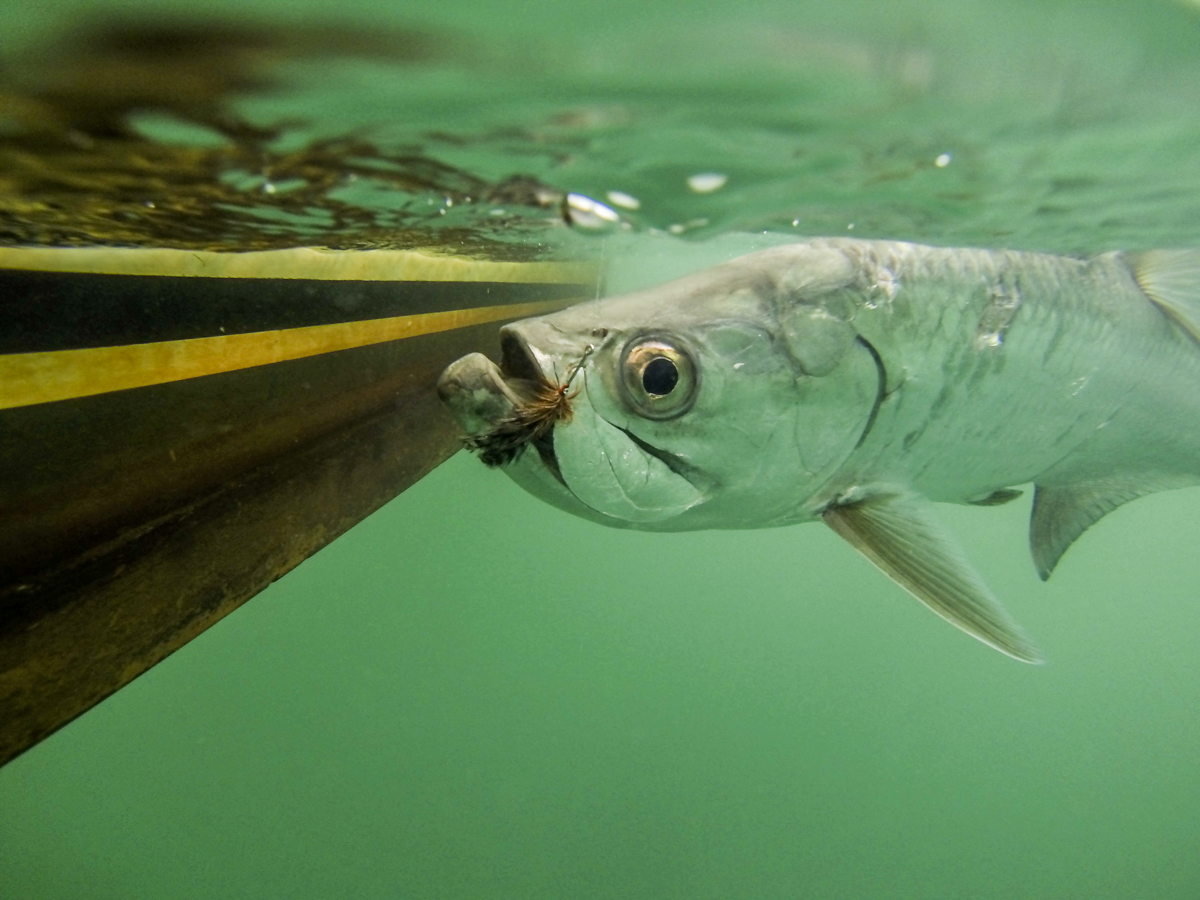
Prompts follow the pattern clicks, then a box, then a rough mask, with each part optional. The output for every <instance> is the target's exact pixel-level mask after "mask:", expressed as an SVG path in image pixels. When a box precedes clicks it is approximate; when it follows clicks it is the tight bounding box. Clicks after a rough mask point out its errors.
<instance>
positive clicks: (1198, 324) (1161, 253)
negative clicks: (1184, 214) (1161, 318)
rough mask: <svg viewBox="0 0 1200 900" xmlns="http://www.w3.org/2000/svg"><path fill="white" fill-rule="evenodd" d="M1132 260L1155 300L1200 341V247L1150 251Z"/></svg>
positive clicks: (1142, 285) (1136, 273) (1140, 280)
mask: <svg viewBox="0 0 1200 900" xmlns="http://www.w3.org/2000/svg"><path fill="white" fill-rule="evenodd" d="M1129 262H1130V264H1131V266H1132V268H1133V277H1134V278H1135V279H1136V280H1137V283H1138V286H1139V287H1140V288H1141V289H1142V291H1143V292H1144V293H1145V294H1146V296H1147V297H1149V298H1150V300H1151V302H1152V303H1154V305H1155V306H1157V307H1158V308H1159V309H1161V310H1162V311H1163V312H1164V313H1165V314H1166V316H1167V318H1169V319H1170V320H1171V321H1173V322H1174V323H1175V324H1176V325H1178V326H1179V327H1180V328H1182V329H1183V330H1184V331H1185V332H1187V334H1188V335H1189V336H1190V337H1191V338H1192V339H1193V340H1195V341H1196V342H1197V343H1200V249H1192V250H1150V251H1147V252H1145V253H1139V254H1136V255H1133V256H1131V257H1130V258H1129Z"/></svg>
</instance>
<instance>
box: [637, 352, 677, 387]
mask: <svg viewBox="0 0 1200 900" xmlns="http://www.w3.org/2000/svg"><path fill="white" fill-rule="evenodd" d="M677 384H679V370H678V369H677V368H675V363H673V362H671V361H670V360H669V359H667V358H666V357H665V356H658V357H655V358H654V359H652V360H650V362H648V363H646V368H644V369H642V387H644V388H645V389H646V393H647V394H657V395H658V396H659V397H661V396H663V395H664V394H669V393H671V391H673V390H675V385H677Z"/></svg>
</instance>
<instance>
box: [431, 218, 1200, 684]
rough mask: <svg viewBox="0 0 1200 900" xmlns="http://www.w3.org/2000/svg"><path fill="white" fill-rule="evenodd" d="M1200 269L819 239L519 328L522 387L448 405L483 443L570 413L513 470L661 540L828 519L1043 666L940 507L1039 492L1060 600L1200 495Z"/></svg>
mask: <svg viewBox="0 0 1200 900" xmlns="http://www.w3.org/2000/svg"><path fill="white" fill-rule="evenodd" d="M1198 259H1200V258H1198V256H1197V254H1195V253H1188V252H1175V253H1170V252H1160V253H1148V254H1143V255H1141V256H1126V255H1123V254H1119V253H1109V254H1105V255H1102V256H1098V257H1095V258H1091V259H1074V258H1068V257H1059V256H1050V255H1045V254H1037V253H1025V252H1015V251H988V250H972V249H947V248H935V247H925V246H920V245H915V244H907V243H899V242H882V241H857V240H845V239H827V240H813V241H809V242H807V243H803V244H795V245H789V246H784V247H776V248H773V249H770V250H765V251H762V252H759V253H754V254H750V255H748V256H744V257H741V258H739V259H736V260H733V261H731V262H729V263H725V264H723V265H720V266H717V267H714V268H712V269H708V270H705V271H703V272H699V273H696V274H693V275H690V276H687V277H685V278H682V279H679V280H678V281H675V282H671V283H669V284H666V285H662V286H660V287H656V288H652V289H649V290H644V291H639V292H636V293H633V294H628V295H625V296H619V297H612V298H606V299H603V300H598V301H596V302H594V303H585V304H581V305H579V306H576V307H572V308H571V309H567V310H564V311H562V312H559V313H555V314H552V315H548V316H543V317H540V318H535V319H529V320H525V321H523V322H519V323H516V324H514V325H510V326H508V327H507V328H505V329H504V332H503V333H502V342H503V358H502V361H501V366H500V367H499V368H497V367H496V366H495V365H493V364H492V363H491V362H490V361H488V360H486V359H485V358H484V357H482V356H479V355H478V354H475V355H472V356H469V357H466V358H464V359H462V360H459V361H458V362H457V363H455V364H453V365H452V366H451V367H450V368H449V369H447V371H446V372H445V373H444V374H443V376H442V379H441V382H440V384H439V388H440V390H441V393H442V396H443V399H444V400H445V402H446V403H447V404H448V406H449V407H450V408H451V410H452V411H453V412H454V413H455V415H456V416H457V417H458V419H459V421H460V423H461V424H462V426H463V427H464V430H466V431H467V432H468V434H469V435H476V436H479V435H482V436H484V437H485V438H486V436H487V434H488V433H489V430H490V429H493V428H495V427H496V424H497V422H499V421H502V420H504V419H505V416H506V415H508V414H509V413H510V412H511V411H512V410H513V409H516V408H518V407H520V406H521V404H522V403H523V402H525V401H524V400H523V399H522V397H523V394H522V392H521V390H520V389H519V386H520V384H521V383H526V384H527V383H530V382H531V381H535V380H539V379H540V380H542V381H543V382H545V383H548V384H552V385H558V386H560V387H561V389H562V390H564V391H566V392H568V396H570V398H571V399H570V405H571V415H570V420H569V421H565V420H564V421H560V422H558V423H557V424H555V425H554V427H553V429H552V431H551V432H550V438H549V439H545V438H539V440H538V441H537V444H536V447H535V448H534V449H533V450H531V451H530V452H525V453H522V454H520V455H519V457H518V458H516V459H515V460H514V461H513V462H512V463H511V464H509V465H508V466H506V471H508V473H509V474H510V475H511V476H512V477H513V478H514V479H515V480H516V481H517V482H518V483H520V484H521V485H522V486H524V487H525V488H526V489H528V490H530V491H531V492H533V493H534V494H536V495H538V496H540V497H542V498H543V499H545V500H547V501H548V502H550V503H553V504H554V505H556V506H559V507H561V508H564V509H566V510H568V511H570V512H574V513H576V514H578V515H582V516H585V517H587V518H590V519H593V520H595V521H599V522H602V523H604V524H608V525H614V526H618V527H632V528H641V529H649V530H661V531H668V530H669V531H675V530H691V529H702V528H761V527H769V526H776V525H787V524H792V523H796V522H804V521H811V520H817V519H821V520H823V521H825V522H826V523H827V524H829V525H830V526H831V527H832V528H834V530H835V531H837V532H838V533H839V534H841V535H842V536H843V537H845V538H846V539H847V540H849V541H850V542H851V543H852V544H853V545H854V546H855V547H856V548H857V549H859V550H860V551H861V552H862V553H863V554H864V555H866V556H867V557H868V558H869V559H870V560H871V561H872V562H874V563H875V564H876V565H878V566H879V567H880V568H881V569H883V570H884V571H885V572H886V573H887V574H888V575H890V576H891V577H892V578H893V579H895V580H896V581H897V582H899V583H900V584H901V585H902V586H903V587H905V588H906V589H907V590H909V591H910V592H911V593H913V594H914V595H915V596H917V597H918V598H919V599H921V600H922V601H923V602H925V603H926V604H928V605H929V606H930V607H931V608H933V609H934V610H935V611H936V612H938V613H939V614H940V615H942V616H943V617H945V618H947V619H948V620H950V621H952V622H953V623H954V624H956V625H958V626H959V627H961V628H963V629H964V630H966V631H968V632H969V633H971V634H973V635H974V636H975V637H978V638H980V639H981V640H983V641H985V642H986V643H988V644H990V645H992V646H994V647H997V648H998V649H1000V650H1002V651H1003V652H1006V653H1009V654H1010V655H1012V656H1015V657H1017V658H1020V659H1026V660H1030V661H1033V660H1035V659H1037V652H1036V650H1035V649H1034V648H1033V647H1032V645H1031V644H1030V643H1029V642H1028V640H1027V639H1026V638H1025V637H1024V636H1023V635H1022V634H1021V632H1020V630H1019V629H1018V628H1017V627H1016V626H1015V624H1013V623H1012V621H1011V620H1010V619H1008V617H1007V615H1006V614H1005V613H1004V611H1003V609H1002V608H1001V607H1000V606H999V604H998V603H997V602H996V601H995V598H994V597H992V596H991V594H990V592H989V591H988V589H987V588H986V586H985V585H984V584H983V583H982V580H981V579H980V578H979V577H978V576H977V575H976V574H975V573H974V570H973V569H972V568H971V567H970V565H969V564H968V563H967V562H966V560H965V559H964V558H963V556H962V554H961V553H960V552H959V551H958V550H957V547H956V546H955V544H954V542H953V541H952V540H951V539H950V537H949V536H948V535H946V534H945V533H944V532H943V531H942V530H941V529H940V528H939V526H938V525H937V522H936V517H935V516H934V515H933V512H932V509H931V507H930V505H929V501H941V502H953V503H979V504H985V505H986V504H990V503H996V502H1003V501H1005V500H1007V499H1011V498H1012V497H1014V496H1016V494H1017V491H1015V490H1014V486H1015V485H1021V484H1026V483H1029V482H1033V483H1034V484H1035V486H1036V493H1035V501H1034V512H1033V521H1032V525H1031V545H1032V548H1033V555H1034V561H1035V565H1036V566H1037V568H1038V570H1039V572H1040V574H1041V575H1042V577H1043V578H1045V577H1048V576H1049V574H1050V572H1051V570H1052V569H1053V568H1054V566H1055V564H1056V563H1057V561H1058V559H1059V557H1060V556H1061V555H1062V553H1063V552H1064V551H1065V550H1066V549H1067V547H1068V546H1069V545H1070V544H1071V542H1072V541H1074V539H1075V538H1076V537H1077V536H1078V535H1079V534H1080V533H1082V531H1083V530H1084V529H1086V528H1087V527H1088V526H1089V525H1090V524H1092V523H1093V522H1095V521H1096V520H1097V519H1099V518H1100V517H1101V516H1103V515H1104V514H1105V513H1107V512H1108V511H1110V510H1111V509H1113V508H1115V507H1116V506H1118V505H1120V504H1121V503H1123V502H1125V501H1127V500H1130V499H1133V498H1134V497H1137V496H1140V495H1142V494H1146V493H1149V492H1152V491H1156V490H1162V489H1166V488H1172V487H1182V486H1186V485H1190V484H1196V483H1200V328H1198V327H1197V323H1198V322H1200V299H1198V298H1200V262H1198ZM564 381H568V382H569V383H566V384H564V383H563V382H564Z"/></svg>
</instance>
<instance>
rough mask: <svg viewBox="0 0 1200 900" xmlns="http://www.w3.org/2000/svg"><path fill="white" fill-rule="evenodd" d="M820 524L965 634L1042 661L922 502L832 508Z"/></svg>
mask: <svg viewBox="0 0 1200 900" xmlns="http://www.w3.org/2000/svg"><path fill="white" fill-rule="evenodd" d="M824 520H825V523H826V524H827V525H829V527H830V528H832V529H833V530H834V531H836V532H837V533H838V534H839V535H840V536H841V537H842V538H844V539H845V540H846V541H847V542H848V543H849V544H850V545H851V546H852V547H854V549H856V550H857V551H858V552H859V553H861V554H862V555H863V556H865V557H866V558H867V559H869V560H870V561H871V562H872V563H873V564H874V565H875V566H876V567H878V568H879V569H880V570H881V571H882V572H883V573H884V574H885V575H887V576H888V577H889V578H891V579H892V580H893V581H895V582H896V583H897V584H899V585H900V586H901V587H902V588H904V589H905V590H906V591H908V592H909V593H910V594H912V595H913V596H914V597H916V598H917V599H918V600H920V601H921V602H922V603H924V604H925V605H926V606H928V607H929V608H930V609H931V610H933V611H934V612H935V613H937V614H938V615H939V616H941V617H942V618H943V619H945V620H946V621H948V622H950V623H951V624H952V625H954V626H956V627H958V628H960V629H962V630H963V631H965V632H966V633H967V634H969V635H971V636H972V637H974V638H977V639H978V640H980V641H982V642H983V643H985V644H987V645H988V646H989V647H993V648H994V649H996V650H999V651H1000V652H1001V653H1005V654H1007V655H1008V656H1011V657H1013V658H1014V659H1019V660H1021V661H1023V662H1030V663H1039V662H1041V661H1042V656H1041V654H1040V653H1039V652H1038V650H1037V648H1036V647H1034V645H1033V643H1032V642H1031V641H1030V640H1029V638H1027V637H1026V636H1025V634H1024V633H1023V632H1022V631H1021V629H1020V626H1018V625H1017V624H1016V622H1014V621H1013V619H1012V617H1011V616H1009V614H1008V612H1007V611H1005V609H1004V607H1003V606H1001V605H1000V602H999V601H998V600H997V599H996V598H995V596H994V595H993V594H992V592H991V591H990V590H989V589H988V587H987V585H985V584H984V582H983V578H982V577H981V576H980V575H979V573H977V572H976V571H975V569H974V567H972V565H971V564H970V563H969V562H968V561H967V559H966V557H965V556H964V554H963V552H962V550H961V549H960V548H959V547H958V545H957V544H956V543H955V542H954V541H953V540H952V539H951V538H950V536H949V535H948V534H946V532H945V530H944V529H943V528H942V527H941V525H940V524H939V523H938V521H937V519H936V517H935V516H934V514H933V509H932V505H931V504H930V503H929V501H927V500H925V499H924V498H922V497H918V496H915V495H908V494H893V495H887V496H882V497H876V498H871V499H868V500H863V501H859V502H855V503H849V504H846V505H842V506H831V507H830V508H829V509H828V510H826V511H825V514H824Z"/></svg>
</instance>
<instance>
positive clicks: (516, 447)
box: [437, 327, 571, 487]
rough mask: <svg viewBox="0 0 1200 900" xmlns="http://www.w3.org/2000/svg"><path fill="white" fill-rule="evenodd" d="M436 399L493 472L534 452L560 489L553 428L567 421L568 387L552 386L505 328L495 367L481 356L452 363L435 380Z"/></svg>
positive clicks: (519, 338) (526, 346)
mask: <svg viewBox="0 0 1200 900" xmlns="http://www.w3.org/2000/svg"><path fill="white" fill-rule="evenodd" d="M437 388H438V396H439V397H440V398H441V400H442V402H443V403H444V404H445V405H446V406H447V407H448V408H449V410H450V412H451V413H452V414H453V415H454V417H455V418H456V419H457V420H458V423H459V425H460V426H461V427H462V429H463V431H464V432H465V433H466V437H465V438H464V444H465V445H466V447H467V448H468V449H470V450H473V451H475V452H476V453H478V454H479V457H480V459H481V460H482V461H483V463H484V464H485V465H487V466H489V467H492V468H495V467H499V466H505V465H508V464H509V463H512V462H515V461H516V460H517V459H519V458H520V457H521V456H522V455H523V454H524V453H525V451H526V450H527V449H528V448H529V447H531V446H532V447H533V448H534V449H535V450H536V451H537V453H538V456H539V457H540V458H541V460H542V462H543V463H544V464H545V466H546V468H547V469H548V470H549V471H550V473H551V474H552V475H553V476H554V478H555V479H556V480H558V481H559V482H560V483H562V484H563V486H564V487H565V486H566V484H565V482H563V478H562V472H561V469H560V468H559V464H558V459H557V457H556V456H555V454H554V439H553V429H554V425H555V424H556V423H557V422H558V421H560V420H565V421H569V420H570V418H571V409H570V396H569V395H568V393H567V388H568V386H567V385H559V384H558V383H557V382H552V381H551V380H550V378H549V377H548V376H547V375H546V374H545V370H544V368H543V366H542V364H541V362H540V360H539V359H538V354H537V353H536V352H535V351H534V350H533V348H532V346H531V345H530V343H529V341H528V340H527V339H526V338H525V336H524V335H522V334H521V333H520V332H519V331H517V330H515V329H513V328H511V327H505V328H503V329H501V334H500V365H499V367H497V366H496V365H495V363H493V362H492V361H491V360H490V359H488V358H487V357H486V356H484V355H483V354H481V353H472V354H470V355H469V356H465V357H463V358H462V359H460V360H458V361H457V362H455V363H452V364H451V365H450V366H449V367H448V368H447V369H446V370H445V371H444V372H443V373H442V376H441V377H440V378H439V379H438V386H437Z"/></svg>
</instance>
